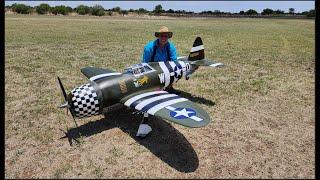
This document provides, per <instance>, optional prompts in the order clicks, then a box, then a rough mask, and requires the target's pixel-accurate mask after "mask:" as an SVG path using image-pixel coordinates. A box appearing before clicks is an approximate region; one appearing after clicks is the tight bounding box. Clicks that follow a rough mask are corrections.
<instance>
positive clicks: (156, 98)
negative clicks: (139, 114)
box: [135, 94, 177, 111]
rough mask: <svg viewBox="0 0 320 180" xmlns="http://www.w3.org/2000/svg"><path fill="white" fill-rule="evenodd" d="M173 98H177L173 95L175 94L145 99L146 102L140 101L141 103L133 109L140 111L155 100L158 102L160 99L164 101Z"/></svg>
mask: <svg viewBox="0 0 320 180" xmlns="http://www.w3.org/2000/svg"><path fill="white" fill-rule="evenodd" d="M174 96H177V95H175V94H163V95H160V96H156V97H153V98H149V99H146V100H144V101H142V102H141V103H139V104H138V105H137V106H136V107H135V109H136V110H139V111H140V110H141V109H142V108H143V107H145V106H147V105H148V104H150V103H153V102H155V101H157V100H160V99H164V98H168V97H174Z"/></svg>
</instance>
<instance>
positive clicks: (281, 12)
mask: <svg viewBox="0 0 320 180" xmlns="http://www.w3.org/2000/svg"><path fill="white" fill-rule="evenodd" d="M274 13H275V14H284V11H282V10H281V9H277V10H275V11H274Z"/></svg>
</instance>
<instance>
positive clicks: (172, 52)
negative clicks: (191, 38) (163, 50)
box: [170, 43, 178, 61]
mask: <svg viewBox="0 0 320 180" xmlns="http://www.w3.org/2000/svg"><path fill="white" fill-rule="evenodd" d="M177 56H178V55H177V49H176V47H175V46H174V44H173V43H170V59H171V60H172V61H176V60H177Z"/></svg>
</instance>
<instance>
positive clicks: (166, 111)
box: [121, 91, 210, 128]
mask: <svg viewBox="0 0 320 180" xmlns="http://www.w3.org/2000/svg"><path fill="white" fill-rule="evenodd" d="M121 102H122V103H123V104H124V105H125V106H127V107H130V108H133V109H136V110H138V111H141V112H147V113H148V114H150V115H154V116H157V117H160V118H163V119H166V120H169V121H172V122H175V123H177V124H181V125H183V126H187V127H192V128H194V127H203V126H206V125H207V124H209V122H210V116H209V115H208V113H206V111H204V110H203V109H202V108H201V107H199V106H198V105H196V104H195V103H193V102H192V101H190V100H188V99H186V98H183V97H180V96H178V95H175V94H170V93H168V92H166V91H151V92H144V93H139V94H135V95H131V96H128V97H125V98H123V99H122V100H121Z"/></svg>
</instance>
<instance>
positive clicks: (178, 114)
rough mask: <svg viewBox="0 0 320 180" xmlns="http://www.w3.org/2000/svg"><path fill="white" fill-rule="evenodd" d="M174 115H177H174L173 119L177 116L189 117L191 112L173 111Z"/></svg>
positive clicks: (184, 109)
mask: <svg viewBox="0 0 320 180" xmlns="http://www.w3.org/2000/svg"><path fill="white" fill-rule="evenodd" d="M174 112H175V113H177V114H176V115H174V117H178V116H181V115H183V116H185V117H189V114H192V113H193V111H187V110H186V108H183V109H182V110H180V111H179V110H175V111H174Z"/></svg>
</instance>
